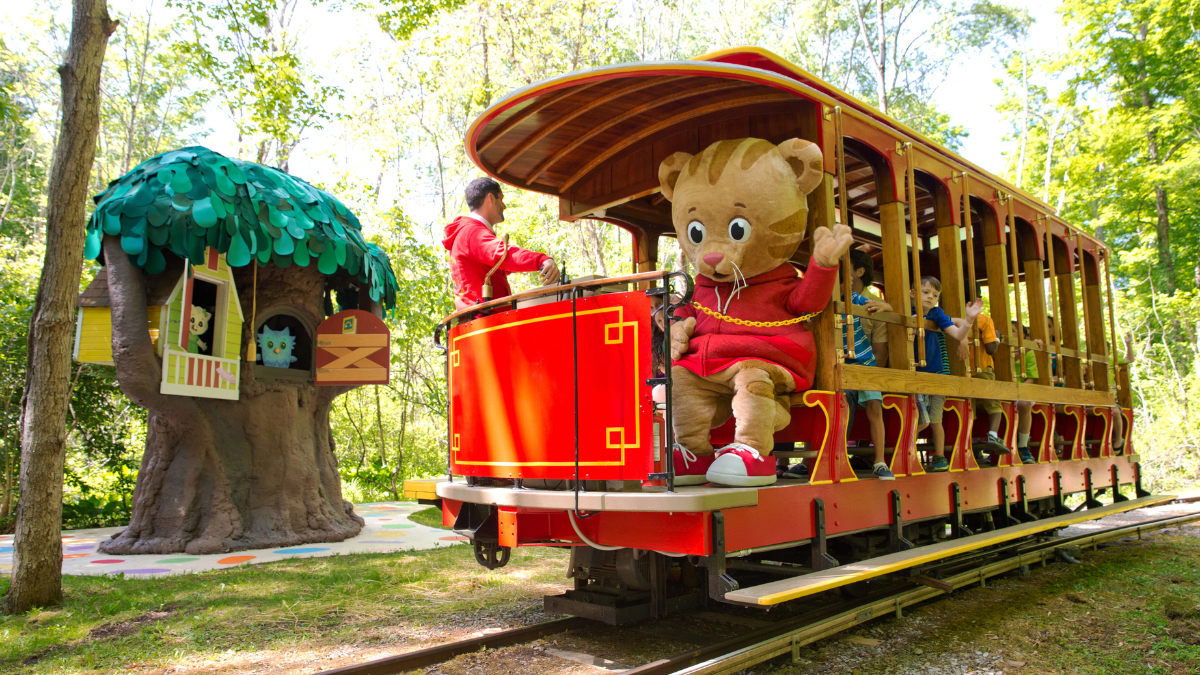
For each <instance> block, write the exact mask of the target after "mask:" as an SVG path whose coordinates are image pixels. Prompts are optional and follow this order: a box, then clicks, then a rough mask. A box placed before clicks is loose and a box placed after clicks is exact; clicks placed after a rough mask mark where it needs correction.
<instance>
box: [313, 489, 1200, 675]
mask: <svg viewBox="0 0 1200 675" xmlns="http://www.w3.org/2000/svg"><path fill="white" fill-rule="evenodd" d="M1194 521H1200V512H1197V513H1189V514H1185V515H1181V516H1171V517H1167V518H1160V519H1156V520H1149V521H1145V522H1141V523H1132V524H1129V525H1122V526H1120V527H1115V528H1109V529H1106V530H1101V531H1098V532H1092V533H1088V534H1081V535H1076V536H1073V537H1064V538H1062V539H1054V540H1050V541H1045V542H1038V543H1035V544H1033V545H1030V544H1029V542H1027V541H1026V542H1019V543H1014V544H1010V545H1008V546H1005V547H1003V548H1000V549H995V550H992V551H987V552H981V553H973V554H970V555H969V556H968V557H967V558H963V559H959V560H948V561H944V562H939V563H937V564H936V565H931V566H928V567H926V568H925V569H932V568H936V567H944V566H946V565H955V564H959V565H961V564H963V563H965V562H969V561H970V560H971V559H973V558H978V557H981V556H995V555H1000V554H1003V553H1005V552H1006V551H1009V550H1010V549H1014V548H1016V549H1018V550H1017V551H1016V553H1015V554H1014V555H1010V556H1009V557H1006V558H1003V559H1001V560H997V561H994V562H991V563H987V564H984V565H980V566H977V567H974V568H972V569H969V570H966V571H962V572H959V573H956V574H954V575H952V576H949V577H947V578H945V579H943V580H942V581H944V582H945V584H947V585H950V586H953V587H954V588H955V589H958V588H962V587H964V586H969V585H971V584H975V583H980V584H983V583H986V579H987V577H992V576H996V575H998V574H1003V573H1005V572H1009V571H1011V570H1014V569H1017V568H1018V567H1020V566H1021V565H1027V564H1029V563H1031V562H1042V563H1043V564H1044V563H1045V561H1046V560H1047V559H1048V558H1049V557H1052V552H1053V551H1055V550H1056V549H1060V548H1064V547H1066V546H1072V545H1077V544H1079V545H1089V544H1090V545H1091V546H1092V548H1093V549H1094V548H1095V547H1096V546H1097V545H1098V544H1100V543H1102V542H1105V541H1108V540H1111V539H1118V538H1121V537H1124V536H1130V535H1132V534H1136V535H1137V536H1138V537H1139V538H1140V537H1141V535H1142V533H1143V532H1152V531H1155V530H1161V529H1165V528H1168V527H1173V526H1176V525H1182V524H1185V523H1189V522H1194ZM1021 547H1024V548H1021ZM912 583H913V582H911V581H899V582H897V583H895V584H892V585H890V586H889V587H887V588H882V589H880V590H878V591H874V592H872V593H869V594H868V595H867V596H865V597H864V598H862V599H858V600H847V601H843V602H839V603H837V604H834V605H831V606H829V607H824V608H821V609H817V610H813V611H811V612H807V613H805V614H802V615H800V616H798V617H795V618H792V619H787V620H784V621H780V622H779V623H777V624H774V625H771V626H765V627H763V628H759V629H756V630H753V631H750V632H749V633H746V634H744V635H741V636H738V637H734V638H730V639H728V640H724V641H721V642H718V643H715V644H712V645H709V646H705V647H698V648H696V649H692V650H689V651H686V652H683V653H681V654H676V655H675V656H672V657H670V658H667V659H661V660H659V661H654V662H651V663H648V664H645V665H643V666H638V667H636V668H631V669H629V670H626V671H624V673H625V675H668V674H671V673H686V674H687V675H702V674H703V675H716V674H718V673H734V672H737V671H738V670H742V669H745V668H748V667H750V666H753V665H754V664H757V663H761V662H762V661H765V660H767V659H771V658H774V657H776V656H779V655H781V654H786V653H788V652H792V653H793V655H797V654H798V650H799V648H800V647H802V646H804V645H806V644H809V643H811V642H815V641H816V640H820V639H822V638H826V637H829V636H831V635H835V634H837V633H839V632H841V631H844V630H846V629H848V628H852V627H854V626H856V625H858V624H861V623H864V622H866V621H869V620H871V619H873V618H878V617H880V616H884V615H886V614H893V613H896V614H898V613H900V612H901V611H903V608H904V607H907V606H910V605H914V604H917V603H920V602H924V601H925V600H929V599H931V598H934V597H937V596H938V595H942V594H943V593H944V591H942V590H939V589H937V588H929V587H926V586H921V587H918V588H913V587H912V586H911V584H912ZM599 625H600V624H598V623H597V622H595V621H592V620H590V619H584V618H581V617H569V618H566V619H559V620H556V621H548V622H545V623H539V624H535V625H532V626H525V627H522V628H515V629H512V630H506V631H503V632H500V633H495V634H493V635H483V636H480V637H476V638H469V639H467V640H460V641H458V642H451V643H447V644H443V645H437V646H435V647H429V648H426V649H420V650H417V651H413V652H408V653H406V654H399V655H396V656H389V657H385V658H381V659H376V660H373V661H368V662H365V663H358V664H354V665H350V666H344V667H341V668H335V669H333V670H326V671H321V672H319V673H317V674H316V675H394V674H395V673H403V672H406V671H410V670H415V669H419V668H427V667H429V666H432V665H436V664H439V663H444V662H446V661H449V660H450V659H453V658H454V657H456V656H461V655H463V654H469V653H472V652H477V651H480V650H482V649H498V648H501V647H510V646H512V645H517V644H522V643H525V642H530V641H532V640H537V639H539V638H543V637H546V636H549V635H556V634H558V633H564V632H566V631H569V630H577V629H581V628H591V627H596V626H599Z"/></svg>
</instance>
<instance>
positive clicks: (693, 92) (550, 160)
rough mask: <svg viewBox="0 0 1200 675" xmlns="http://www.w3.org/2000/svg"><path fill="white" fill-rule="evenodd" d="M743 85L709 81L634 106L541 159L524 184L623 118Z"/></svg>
mask: <svg viewBox="0 0 1200 675" xmlns="http://www.w3.org/2000/svg"><path fill="white" fill-rule="evenodd" d="M744 86H747V85H746V83H745V82H740V81H737V80H734V81H718V82H711V83H709V84H706V85H702V86H699V87H693V88H691V89H685V90H683V91H677V92H675V93H674V94H671V95H669V96H664V97H662V98H657V99H654V101H652V102H650V103H647V104H646V105H644V106H640V107H636V108H634V109H632V110H630V111H628V112H626V113H625V114H623V115H618V116H616V117H614V118H612V119H610V120H608V121H606V122H605V123H604V124H600V125H597V126H596V127H595V128H593V129H591V130H589V131H587V132H586V133H581V134H580V135H579V137H578V138H576V139H575V140H573V141H571V142H570V143H568V144H566V145H565V146H563V147H562V148H561V149H559V150H558V151H557V152H555V153H554V154H552V155H550V156H549V157H547V158H546V159H544V160H542V163H541V164H539V165H537V166H536V167H534V169H533V171H531V172H530V173H529V175H528V176H526V177H525V184H526V185H531V184H533V183H534V182H536V181H537V179H538V178H541V176H542V174H543V173H545V172H547V171H549V170H550V169H552V168H554V165H555V164H558V162H559V161H560V160H562V158H563V157H566V156H568V155H570V154H571V153H572V152H574V151H575V148H578V147H579V146H581V145H583V144H584V143H586V142H588V141H590V140H591V139H593V138H595V137H596V136H599V135H600V134H602V133H604V132H605V131H608V130H609V129H611V128H613V127H614V126H616V125H618V124H620V123H621V122H624V121H625V120H627V119H629V118H631V117H635V116H638V115H645V114H646V113H647V112H649V111H651V110H653V109H655V108H660V107H662V106H664V105H668V104H671V103H675V102H676V101H681V100H683V99H687V98H692V97H693V96H707V95H710V94H713V93H716V92H718V91H721V90H723V89H736V88H737V87H744Z"/></svg>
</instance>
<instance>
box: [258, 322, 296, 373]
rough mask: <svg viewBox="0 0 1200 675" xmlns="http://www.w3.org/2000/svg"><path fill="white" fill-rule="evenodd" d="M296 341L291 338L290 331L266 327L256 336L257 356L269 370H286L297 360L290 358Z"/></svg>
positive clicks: (288, 329) (289, 329)
mask: <svg viewBox="0 0 1200 675" xmlns="http://www.w3.org/2000/svg"><path fill="white" fill-rule="evenodd" d="M295 346H296V339H295V338H294V337H292V329H291V328H284V329H283V330H271V329H270V328H267V327H266V326H263V327H262V331H260V332H259V334H258V354H259V358H261V359H262V362H263V365H264V366H267V367H269V368H287V367H289V366H291V365H292V364H293V363H295V362H296V361H297V360H298V359H297V357H295V356H292V349H293V348H294V347H295Z"/></svg>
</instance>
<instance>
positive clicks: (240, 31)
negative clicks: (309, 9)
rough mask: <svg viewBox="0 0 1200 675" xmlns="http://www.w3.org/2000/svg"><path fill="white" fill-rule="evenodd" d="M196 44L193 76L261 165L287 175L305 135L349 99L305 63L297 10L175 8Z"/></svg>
mask: <svg viewBox="0 0 1200 675" xmlns="http://www.w3.org/2000/svg"><path fill="white" fill-rule="evenodd" d="M169 4H170V6H173V7H177V8H179V9H180V10H182V11H183V13H184V17H185V20H186V21H187V23H188V26H189V27H190V28H191V29H192V33H193V36H192V39H191V40H190V41H188V42H182V43H180V44H179V45H178V49H179V50H180V53H182V54H184V55H186V57H187V63H188V64H189V72H190V73H191V74H192V75H194V76H196V77H198V78H201V79H202V80H205V81H206V82H207V83H208V85H209V86H210V87H211V88H212V94H213V95H214V96H215V97H216V99H217V100H219V101H220V103H221V105H222V107H223V108H224V109H225V111H226V112H227V113H228V114H229V116H230V119H231V120H232V121H233V123H234V125H235V126H236V127H237V130H238V137H239V154H241V147H240V146H241V143H242V142H243V141H247V140H250V141H253V142H254V143H255V144H256V145H257V147H256V148H255V150H254V152H255V153H256V157H257V161H259V162H265V161H267V159H268V158H269V157H272V156H273V158H274V163H275V165H276V166H278V167H279V168H281V169H283V170H284V171H287V167H288V160H289V158H290V157H291V153H292V151H293V150H294V149H295V148H296V146H297V145H298V144H299V143H300V140H301V139H302V138H303V136H304V134H305V133H307V132H309V131H313V130H316V129H320V128H321V127H322V126H323V125H324V123H325V122H328V121H329V120H331V119H333V114H332V113H331V112H330V111H329V107H328V105H329V103H331V102H332V101H335V100H340V99H341V98H342V96H343V93H342V90H341V88H340V87H336V86H331V85H322V84H321V78H320V77H319V76H318V75H316V74H315V73H313V72H312V70H311V69H310V68H308V67H307V66H306V64H305V63H304V62H303V60H302V59H301V57H300V50H299V40H298V36H297V35H296V34H295V33H293V32H292V25H291V24H292V21H293V19H294V12H295V9H296V5H297V3H279V2H276V1H275V0H236V1H233V2H222V1H219V0H213V1H204V0H172V2H170V3H169Z"/></svg>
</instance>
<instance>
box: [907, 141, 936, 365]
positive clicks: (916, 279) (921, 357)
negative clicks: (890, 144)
mask: <svg viewBox="0 0 1200 675" xmlns="http://www.w3.org/2000/svg"><path fill="white" fill-rule="evenodd" d="M915 152H916V151H915V150H913V144H912V143H905V144H904V173H905V177H906V181H905V183H906V188H907V193H908V234H909V239H910V241H911V242H912V249H911V255H912V271H913V288H915V289H916V293H913V298H914V300H915V302H916V311H917V355H916V356H917V364H918V365H920V366H924V365H925V364H926V363H927V361H926V360H925V359H926V357H927V356H928V355H927V354H926V353H925V321H924V319H925V312H926V311H928V309H930V308H927V307H925V301H924V300H923V299H922V298H921V238H920V236H919V233H918V231H917V213H916V205H917V185H916V181H915V179H914V177H913V164H914V161H913V153H915ZM904 252H905V253H910V250H909V247H908V246H905V247H904Z"/></svg>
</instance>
